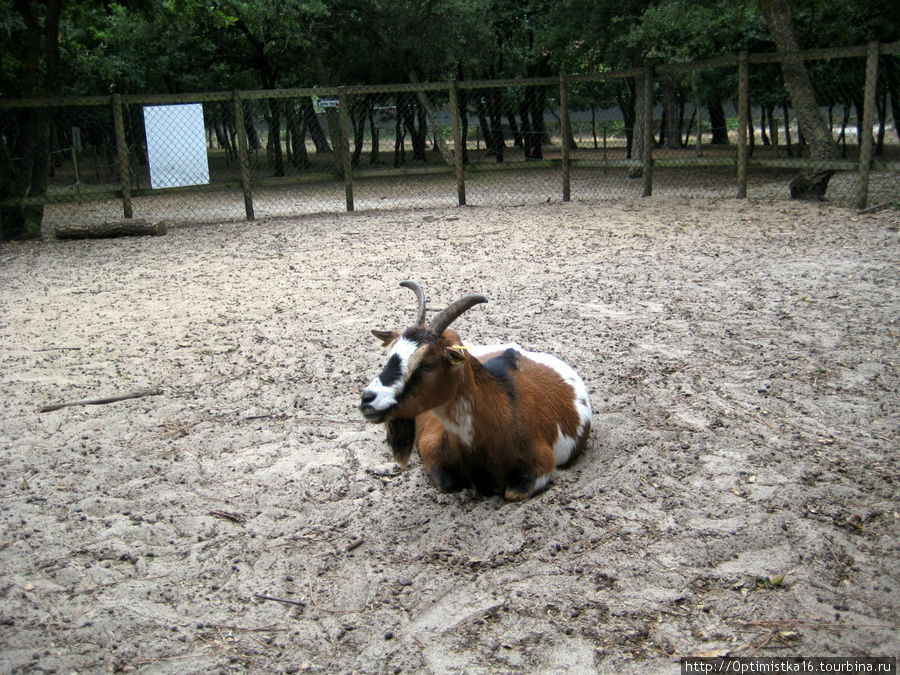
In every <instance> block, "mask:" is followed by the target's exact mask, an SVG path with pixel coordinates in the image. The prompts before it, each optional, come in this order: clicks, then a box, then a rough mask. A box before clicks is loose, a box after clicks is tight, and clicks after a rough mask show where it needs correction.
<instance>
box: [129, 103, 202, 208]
mask: <svg viewBox="0 0 900 675" xmlns="http://www.w3.org/2000/svg"><path fill="white" fill-rule="evenodd" d="M144 130H145V131H146V133H147V158H148V160H149V162H150V187H151V188H153V189H154V190H156V189H158V188H168V187H179V186H181V185H204V184H206V183H209V161H208V160H207V157H206V130H205V128H204V126H203V104H201V103H187V104H183V105H148V106H144Z"/></svg>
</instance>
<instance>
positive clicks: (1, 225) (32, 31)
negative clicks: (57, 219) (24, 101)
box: [0, 0, 63, 239]
mask: <svg viewBox="0 0 900 675" xmlns="http://www.w3.org/2000/svg"><path fill="white" fill-rule="evenodd" d="M62 2H63V0H46V1H45V2H32V1H30V0H14V2H13V3H12V9H13V10H14V11H13V12H9V10H10V5H9V4H7V3H4V4H5V6H4V10H5V11H4V14H5V15H6V16H8V17H9V20H8V21H4V22H3V23H4V28H5V29H6V31H7V32H8V33H9V35H10V39H9V40H8V41H6V42H7V47H8V49H9V50H10V52H11V54H10V55H8V56H5V57H4V59H3V60H4V64H3V80H2V82H0V93H2V94H3V95H5V96H10V95H11V96H19V97H36V96H54V95H56V94H57V93H58V91H59V21H60V15H61V13H62ZM51 125H52V117H51V113H50V110H48V109H47V108H36V109H34V110H27V109H26V110H18V111H16V112H14V113H8V114H6V115H4V117H3V118H2V120H0V199H6V198H9V197H13V198H16V197H29V196H31V197H41V196H43V195H44V194H45V193H46V191H47V181H48V178H49V176H50V130H51ZM43 217H44V207H43V206H42V205H40V204H37V205H29V206H3V207H0V238H2V239H13V238H20V237H36V236H38V235H39V234H40V228H41V221H42V220H43Z"/></svg>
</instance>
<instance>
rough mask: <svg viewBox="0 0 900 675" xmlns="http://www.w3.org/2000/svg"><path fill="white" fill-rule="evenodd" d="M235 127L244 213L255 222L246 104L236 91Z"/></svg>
mask: <svg viewBox="0 0 900 675" xmlns="http://www.w3.org/2000/svg"><path fill="white" fill-rule="evenodd" d="M232 98H233V100H234V126H235V129H236V130H237V146H238V164H240V166H241V191H242V192H243V193H244V213H245V214H246V217H247V220H255V216H254V213H253V190H252V188H251V187H250V160H249V158H248V153H247V129H246V128H245V127H244V103H243V101H241V95H240V94H239V93H238V92H237V90H235V92H234V94H233V96H232Z"/></svg>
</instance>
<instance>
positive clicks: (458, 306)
mask: <svg viewBox="0 0 900 675" xmlns="http://www.w3.org/2000/svg"><path fill="white" fill-rule="evenodd" d="M482 302H487V298H486V297H484V296H483V295H481V294H479V293H476V294H474V295H467V296H466V297H464V298H460V299H459V300H457V301H456V302H454V303H453V304H452V305H447V306H446V307H445V308H444V309H442V310H441V311H440V312H438V313H437V315H435V317H434V318H433V319H432V320H431V325H430V326H428V328H429V330H431V332H432V333H434V334H435V335H440V334H441V333H443V332H444V331H445V330H446V329H447V326H449V325H450V324H451V323H453V322H454V321H456V320H457V319H458V318H459V316H460V315H461V314H462V313H463V312H465V311H466V310H468V309H470V308H472V307H474V306H475V305H478V304H481V303H482Z"/></svg>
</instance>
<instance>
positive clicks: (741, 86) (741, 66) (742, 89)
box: [737, 51, 750, 199]
mask: <svg viewBox="0 0 900 675" xmlns="http://www.w3.org/2000/svg"><path fill="white" fill-rule="evenodd" d="M737 106H738V137H737V142H738V143H737V196H738V199H745V198H746V197H747V158H748V156H749V155H748V153H747V137H748V136H747V132H748V129H747V126H748V125H749V123H750V114H749V113H750V57H749V55H748V54H747V52H746V51H743V52H741V53H740V54H738V104H737Z"/></svg>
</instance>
